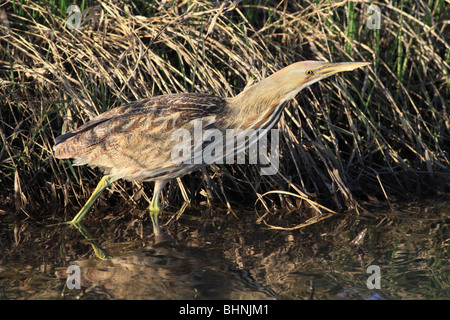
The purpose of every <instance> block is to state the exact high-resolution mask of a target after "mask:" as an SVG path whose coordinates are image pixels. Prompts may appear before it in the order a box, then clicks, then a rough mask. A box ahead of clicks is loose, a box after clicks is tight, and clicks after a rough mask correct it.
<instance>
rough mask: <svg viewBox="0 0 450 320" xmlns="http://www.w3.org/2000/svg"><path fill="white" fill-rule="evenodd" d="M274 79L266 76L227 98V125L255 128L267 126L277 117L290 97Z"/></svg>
mask: <svg viewBox="0 0 450 320" xmlns="http://www.w3.org/2000/svg"><path fill="white" fill-rule="evenodd" d="M274 81H276V79H272V77H268V78H266V79H264V80H262V81H260V82H258V83H256V84H253V85H251V86H250V87H248V88H245V89H244V91H242V92H241V93H240V94H238V95H237V96H235V97H233V98H229V99H228V115H227V116H228V118H227V119H225V121H226V122H228V123H227V124H228V127H230V128H233V129H237V128H241V129H247V128H253V129H256V128H260V127H267V126H268V125H269V124H270V121H271V120H272V119H275V118H278V117H277V115H279V114H280V113H281V112H282V111H283V108H284V106H285V105H286V103H285V102H287V101H288V100H289V98H290V97H288V94H287V93H286V92H285V91H283V88H282V87H281V86H279V85H278V86H277V84H276V83H274ZM274 117H275V118H274Z"/></svg>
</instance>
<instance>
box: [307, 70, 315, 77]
mask: <svg viewBox="0 0 450 320" xmlns="http://www.w3.org/2000/svg"><path fill="white" fill-rule="evenodd" d="M305 73H306V75H308V76H312V75H314V71H312V70H306V72H305Z"/></svg>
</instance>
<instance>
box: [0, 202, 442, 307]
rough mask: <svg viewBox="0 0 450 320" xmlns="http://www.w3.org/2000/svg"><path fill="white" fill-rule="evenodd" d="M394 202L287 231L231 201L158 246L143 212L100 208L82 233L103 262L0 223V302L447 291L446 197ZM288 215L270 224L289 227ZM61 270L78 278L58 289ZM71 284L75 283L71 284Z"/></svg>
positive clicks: (80, 244) (83, 248)
mask: <svg viewBox="0 0 450 320" xmlns="http://www.w3.org/2000/svg"><path fill="white" fill-rule="evenodd" d="M396 208H397V209H396V211H390V210H378V211H373V210H371V214H364V215H363V216H361V217H358V216H355V215H352V216H346V215H344V214H342V215H339V216H336V217H331V218H328V219H325V220H323V221H321V222H319V223H316V224H313V225H310V226H308V227H305V228H303V229H300V230H293V231H279V230H270V229H268V228H267V226H266V225H264V224H256V223H255V221H256V219H257V216H256V215H255V212H254V211H250V212H244V211H242V212H240V213H239V212H238V211H237V210H236V208H234V210H235V211H236V212H238V213H237V218H236V217H235V216H234V215H232V214H228V215H225V214H223V213H217V214H211V213H210V212H208V211H205V212H202V214H201V215H199V214H197V213H194V212H195V210H194V209H193V210H191V211H187V212H186V213H185V214H183V215H182V216H181V218H180V220H179V221H178V222H177V223H175V224H173V223H172V224H171V225H170V227H169V231H170V238H167V239H164V240H163V241H159V242H158V243H156V242H155V239H154V238H153V237H152V236H145V235H146V234H151V223H150V222H149V220H150V219H148V218H147V217H146V216H144V218H145V219H142V218H140V217H139V216H137V215H136V214H134V213H130V212H128V214H127V212H117V210H115V211H114V212H113V209H111V208H110V209H106V211H107V213H108V215H107V216H104V217H103V218H102V220H101V223H95V221H96V220H95V219H91V220H88V221H91V224H90V225H89V226H87V227H86V230H84V231H85V232H90V233H92V235H90V237H91V238H90V239H91V240H95V243H97V244H100V245H101V247H102V249H104V250H105V251H103V252H102V251H97V254H106V252H107V254H109V255H111V256H112V259H108V260H101V259H99V258H98V257H97V256H96V252H95V251H94V250H93V249H92V248H93V247H92V244H91V243H90V242H89V241H87V240H86V238H85V236H83V235H82V234H81V233H80V232H79V231H78V230H76V229H73V228H68V227H66V226H60V227H52V228H48V227H43V226H38V225H37V224H36V223H34V222H32V221H30V220H27V221H23V222H22V223H21V224H20V225H17V224H14V223H12V222H11V221H7V219H3V220H2V221H1V222H0V227H1V229H0V246H1V247H0V248H1V251H0V262H1V264H0V299H315V300H322V299H352V300H353V299H358V300H359V299H448V298H450V272H449V271H450V267H449V248H450V240H449V222H450V219H449V214H448V213H449V212H450V202H448V201H439V202H436V201H429V202H420V203H410V204H408V205H407V206H406V205H400V204H397V205H396ZM108 210H109V211H108ZM97 214H98V213H97V212H96V213H92V215H97ZM99 214H100V213H99ZM130 217H131V218H130ZM295 218H296V214H294V213H293V214H291V215H290V216H289V215H284V217H283V219H282V220H281V219H277V216H276V215H273V216H272V217H271V218H270V222H271V223H272V224H278V225H281V224H283V225H286V224H289V223H290V221H289V220H290V219H292V221H293V222H292V224H291V225H295V221H296V220H295ZM125 219H128V220H126V222H124V221H125ZM14 234H15V235H16V238H17V242H18V244H17V245H15V244H14V243H15V239H14ZM69 266H74V267H71V268H79V269H77V270H79V271H80V273H81V274H80V277H79V279H78V278H77V277H75V275H76V273H73V274H72V275H73V277H71V279H72V280H76V281H72V282H69V285H67V283H66V281H65V277H67V276H68V275H67V268H68V267H69ZM371 268H374V270H375V271H372V272H369V273H368V271H370V270H371ZM78 280H79V281H78ZM77 281H78V282H77ZM77 283H80V284H81V285H82V289H76V288H73V289H70V288H69V287H70V286H73V285H76V284H77ZM378 287H379V289H378Z"/></svg>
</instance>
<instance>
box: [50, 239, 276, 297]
mask: <svg viewBox="0 0 450 320" xmlns="http://www.w3.org/2000/svg"><path fill="white" fill-rule="evenodd" d="M75 264H76V265H77V266H79V267H80V269H81V284H82V286H83V287H85V288H89V287H92V291H93V292H95V293H98V294H104V295H106V296H107V297H108V298H110V299H177V300H178V299H274V298H275V297H276V295H275V293H273V292H272V291H271V290H270V289H267V288H264V287H263V286H261V285H259V284H257V283H255V282H254V281H253V280H252V279H251V277H250V276H249V274H248V272H245V271H242V270H238V269H236V268H235V266H234V264H233V263H231V262H229V261H227V260H226V259H224V258H223V257H221V256H219V255H218V254H214V253H209V252H207V251H205V250H202V249H199V248H194V247H185V246H180V245H175V244H172V243H169V242H164V243H160V244H157V245H149V246H147V247H144V248H142V249H140V250H139V251H135V252H131V253H127V254H126V255H123V256H120V257H116V258H112V259H110V260H98V259H92V260H85V261H79V262H76V263H75ZM57 274H58V276H59V277H62V278H65V277H67V273H66V268H61V269H58V270H57Z"/></svg>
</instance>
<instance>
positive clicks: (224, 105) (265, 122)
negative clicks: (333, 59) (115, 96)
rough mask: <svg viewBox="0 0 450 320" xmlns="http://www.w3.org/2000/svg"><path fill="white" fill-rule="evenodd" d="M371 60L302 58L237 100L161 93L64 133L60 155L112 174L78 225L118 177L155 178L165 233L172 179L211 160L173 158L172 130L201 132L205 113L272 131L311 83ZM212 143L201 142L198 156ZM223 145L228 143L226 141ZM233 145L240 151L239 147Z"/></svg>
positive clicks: (211, 124)
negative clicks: (164, 196) (164, 205)
mask: <svg viewBox="0 0 450 320" xmlns="http://www.w3.org/2000/svg"><path fill="white" fill-rule="evenodd" d="M368 64H369V63H367V62H343V63H329V62H321V61H303V62H297V63H294V64H292V65H290V66H288V67H286V68H284V69H282V70H280V71H278V72H276V73H274V74H273V75H271V76H270V77H267V78H265V79H263V80H262V81H260V82H259V83H256V84H253V85H251V86H249V87H247V88H246V89H244V90H243V91H242V92H241V93H240V94H238V95H237V96H235V97H232V98H222V97H218V96H213V95H208V94H200V93H193V94H192V93H182V94H171V95H163V96H156V97H152V98H148V99H143V100H140V101H137V102H132V103H129V104H126V105H123V106H120V107H117V108H114V109H112V110H109V111H107V112H105V113H103V114H101V115H99V116H98V117H96V118H94V119H92V120H90V121H88V122H87V123H85V124H84V125H82V126H81V127H79V128H78V129H76V130H73V131H70V132H68V133H66V134H63V135H62V136H59V137H58V138H56V141H55V142H56V143H55V146H54V151H55V156H56V157H57V158H59V159H67V158H75V162H74V164H75V165H84V164H87V165H90V166H92V167H99V168H101V169H103V171H104V172H105V173H106V175H105V176H104V177H103V178H102V179H101V181H100V182H99V184H98V186H97V188H96V189H95V191H94V193H93V194H92V196H91V197H90V198H89V200H88V201H87V202H86V204H85V205H84V207H83V208H82V209H81V210H80V212H79V213H78V214H77V215H76V216H75V218H74V219H73V220H72V221H71V222H70V223H71V224H77V223H79V222H80V221H81V220H82V219H83V217H84V216H85V215H86V213H87V212H88V211H89V209H90V208H91V206H92V205H93V203H94V201H95V200H96V199H97V198H98V196H99V195H100V194H101V192H102V191H103V190H104V189H105V188H107V187H108V186H109V185H111V183H113V182H114V181H116V180H118V179H126V180H130V181H155V187H154V192H153V198H152V201H151V203H150V208H149V209H150V216H151V219H152V223H153V229H154V233H155V234H156V235H158V234H159V233H160V226H159V222H158V216H159V213H160V211H161V205H160V200H159V198H160V194H161V191H162V189H163V188H164V186H165V185H166V183H167V182H168V181H169V180H171V179H174V178H177V177H181V176H184V175H186V174H188V173H190V172H192V171H194V170H196V169H199V168H201V167H203V166H206V165H208V163H205V162H201V163H198V161H197V162H196V161H194V162H192V161H184V162H183V161H181V162H180V161H173V157H172V156H173V149H174V147H175V146H176V145H177V144H178V142H177V141H174V140H173V139H172V134H173V133H174V132H175V131H176V130H187V131H188V132H193V130H194V128H193V127H194V124H193V122H194V120H199V119H203V120H205V121H203V123H202V124H201V125H202V129H203V130H207V129H218V130H219V131H221V132H225V130H226V129H242V130H248V129H255V130H261V129H264V130H267V129H270V128H271V127H273V126H274V125H275V124H276V123H277V121H278V119H279V118H280V115H281V113H282V112H283V109H284V107H285V106H286V104H287V102H288V101H289V100H290V99H292V98H294V97H295V96H296V95H297V94H298V93H299V92H300V91H301V90H302V89H304V88H305V87H307V86H309V85H311V84H313V83H315V82H317V81H319V80H322V79H324V78H326V77H328V76H331V75H333V74H335V73H337V72H341V71H351V70H354V69H356V68H359V67H363V66H366V65H368ZM197 142H198V141H197ZM220 143H222V142H220ZM206 145H207V144H205V143H200V144H199V147H198V148H197V150H194V155H193V157H195V154H198V153H199V152H201V151H202V150H203V149H204V148H205V146H206ZM220 147H221V148H223V149H225V144H221V146H220ZM227 150H228V149H227ZM231 150H232V152H234V153H236V152H237V148H234V149H231ZM227 152H228V151H227ZM226 156H227V157H229V156H230V155H229V154H227V155H226ZM184 160H189V159H184Z"/></svg>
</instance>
